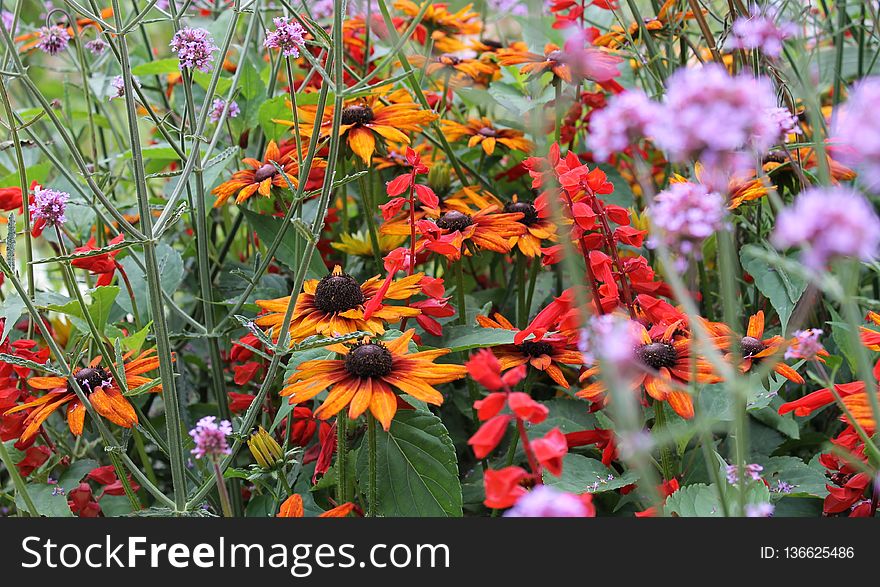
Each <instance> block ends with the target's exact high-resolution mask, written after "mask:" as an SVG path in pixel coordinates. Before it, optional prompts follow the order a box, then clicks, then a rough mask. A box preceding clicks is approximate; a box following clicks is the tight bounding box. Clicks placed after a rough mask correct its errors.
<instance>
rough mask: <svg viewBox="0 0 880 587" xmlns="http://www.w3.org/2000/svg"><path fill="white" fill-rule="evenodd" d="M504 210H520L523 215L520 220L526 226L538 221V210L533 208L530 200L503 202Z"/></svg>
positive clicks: (509, 211) (508, 211) (510, 211)
mask: <svg viewBox="0 0 880 587" xmlns="http://www.w3.org/2000/svg"><path fill="white" fill-rule="evenodd" d="M504 211H505V212H507V213H516V212H520V213H521V214H522V215H523V217H522V218H521V219H520V222H521V223H522V224H525V225H526V226H531V225H533V224H536V223H537V222H538V210H537V209H535V206H534V205H533V204H532V203H531V202H526V201H519V202H507V203H506V204H504Z"/></svg>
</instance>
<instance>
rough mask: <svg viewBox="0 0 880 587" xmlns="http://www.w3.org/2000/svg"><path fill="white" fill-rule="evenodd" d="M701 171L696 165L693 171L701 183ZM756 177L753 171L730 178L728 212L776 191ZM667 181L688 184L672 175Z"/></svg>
mask: <svg viewBox="0 0 880 587" xmlns="http://www.w3.org/2000/svg"><path fill="white" fill-rule="evenodd" d="M702 169H703V168H702V166H701V165H699V164H697V166H696V169H695V170H694V175H695V176H696V178H697V181H701V177H700V175H701V171H702ZM756 175H757V173H756V172H755V170H754V169H753V170H751V171H749V172H748V174H744V175H739V176H736V177H731V178H730V181H729V182H728V184H727V194H725V195H726V196H727V201H728V205H727V209H728V210H736V209H737V208H739V207H740V206H742V205H743V204H745V203H746V202H753V201H755V200H759V199H761V198H763V197H764V196H766V195H767V194H768V193H770V190H775V189H776V186H775V185H772V184H770V183H769V182H767V180H766V179H765V178H763V177H756ZM669 181H670V183H689V182H688V180H687V179H685V178H684V177H682V176H681V175H678V174H675V175H673V176H672V178H671V179H670V180H669Z"/></svg>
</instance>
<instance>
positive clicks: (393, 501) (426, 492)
mask: <svg viewBox="0 0 880 587" xmlns="http://www.w3.org/2000/svg"><path fill="white" fill-rule="evenodd" d="M376 444H377V448H378V454H377V463H376V465H377V470H378V487H377V492H378V501H379V503H378V504H377V506H378V507H377V512H378V513H379V515H381V516H386V517H392V516H393V517H436V516H441V517H442V516H449V517H459V516H461V515H462V509H461V508H462V497H461V482H460V481H459V479H458V463H457V461H456V456H455V446H454V445H453V444H452V440H451V439H450V437H449V432H448V431H447V430H446V427H445V426H444V425H443V422H441V421H440V418H438V417H437V416H435V415H433V414H430V413H426V412H419V411H398V412H397V415H396V416H395V417H394V420H393V421H392V422H391V428H390V430H389V431H388V432H385V431H384V430H382V428H381V426H380V427H379V430H378V432H377V440H376ZM357 465H358V467H357V468H358V478H360V479H364V480H365V479H367V478H368V472H367V451H366V450H361V451H360V455H359V459H358V464H357Z"/></svg>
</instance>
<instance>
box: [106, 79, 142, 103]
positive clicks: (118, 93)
mask: <svg viewBox="0 0 880 587" xmlns="http://www.w3.org/2000/svg"><path fill="white" fill-rule="evenodd" d="M131 83H132V84H134V85H136V86H137V87H141V82H140V80H139V79H138V78H136V77H134V76H132V78H131ZM110 87H111V88H113V92H112V93H111V94H110V100H113V99H114V98H122V97H123V96H125V80H124V79H123V78H122V76H121V75H117V76H116V77H114V78H113V81H112V82H110Z"/></svg>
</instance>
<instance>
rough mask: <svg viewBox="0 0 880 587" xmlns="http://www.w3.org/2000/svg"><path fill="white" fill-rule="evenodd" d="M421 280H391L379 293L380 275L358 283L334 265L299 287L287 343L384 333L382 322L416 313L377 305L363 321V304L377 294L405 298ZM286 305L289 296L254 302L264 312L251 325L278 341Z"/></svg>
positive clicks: (418, 277)
mask: <svg viewBox="0 0 880 587" xmlns="http://www.w3.org/2000/svg"><path fill="white" fill-rule="evenodd" d="M422 277H424V274H422V273H416V274H414V275H410V276H408V277H404V278H402V279H398V280H396V281H391V282H390V284H389V286H388V288H387V289H386V290H385V291H384V292H382V286H383V279H382V278H381V277H380V276H376V277H373V278H371V279H368V280H367V281H365V282H364V283H362V284H361V283H358V281H357V280H356V279H355V278H354V277H352V276H351V275H348V274H346V273H343V272H342V268H341V267H340V266H339V265H337V266H336V267H334V269H333V271H332V272H331V273H330V274H329V275H326V276H325V277H323V278H322V279H320V280H318V279H310V280H308V281H306V282H305V283H304V284H303V293H301V294H300V295H299V297H297V299H296V306H295V307H294V309H293V317H292V319H291V322H290V338H291V341H292V342H298V341H301V340H303V339H305V338H307V337H309V336H312V335H315V334H322V335H324V336H337V335H341V334H350V333H352V332H358V331H365V332H370V333H372V334H384V333H385V324H386V323H389V322H399V321H400V320H401V319H402V318H411V317H413V316H417V315H418V314H419V310H418V309H416V308H411V307H408V306H391V305H380V307H379V309H378V310H376V311H374V312H373V313H372V315H371V316H370V317H369V318H366V317H365V314H364V312H365V310H366V305H367V304H368V303H370V302H371V301H374V300H373V298H374V297H375V296H377V295H379V294H380V293H382V294H383V295H382V301H384V300H406V299H409V298H411V297H413V296H414V295H416V294H418V293H420V292H421V286H420V285H419V282H420V281H421V280H422ZM289 303H290V296H287V297H283V298H278V299H274V300H257V301H256V304H257V305H258V306H259V307H260V308H262V309H263V310H265V311H266V312H267V313H266V314H263V315H261V316H258V317H257V318H256V320H254V322H255V323H256V324H257V326H260V327H262V328H271V330H272V333H271V336H272V338H273V339H274V340H277V339H278V334H279V332H278V330H279V329H280V327H281V324H282V322H283V321H284V314H285V312H286V311H287V305H288V304H289Z"/></svg>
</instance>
